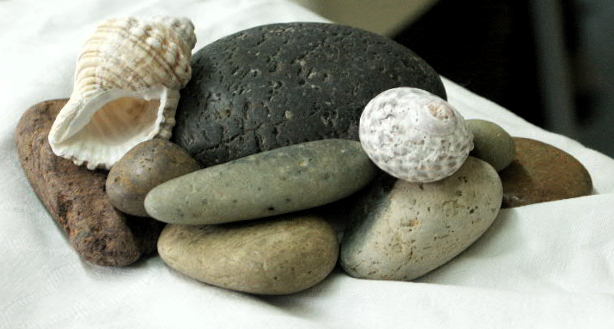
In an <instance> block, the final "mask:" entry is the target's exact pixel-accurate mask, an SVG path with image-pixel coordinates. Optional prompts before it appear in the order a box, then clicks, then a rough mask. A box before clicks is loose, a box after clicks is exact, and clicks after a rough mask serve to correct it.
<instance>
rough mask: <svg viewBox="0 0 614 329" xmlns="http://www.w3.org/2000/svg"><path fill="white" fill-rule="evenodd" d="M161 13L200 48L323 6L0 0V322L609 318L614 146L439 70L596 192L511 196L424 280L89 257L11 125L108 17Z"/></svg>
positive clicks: (376, 323)
mask: <svg viewBox="0 0 614 329" xmlns="http://www.w3.org/2000/svg"><path fill="white" fill-rule="evenodd" d="M152 15H174V16H187V17H189V18H190V19H192V21H193V22H194V24H195V25H196V34H197V37H198V44H197V46H196V48H195V50H197V49H199V48H200V47H202V46H203V45H205V44H207V43H209V42H212V41H214V40H216V39H218V38H220V37H222V36H224V35H227V34H230V33H232V32H236V31H239V30H242V29H245V28H249V27H252V26H256V25H261V24H265V23H273V22H288V21H324V19H322V18H321V17H318V16H317V15H315V14H313V13H311V12H309V11H307V10H305V9H303V8H301V7H298V6H296V5H294V4H290V3H287V2H284V1H282V0H174V1H161V0H159V1H147V0H131V1H119V0H110V1H109V0H105V1H103V0H99V1H72V0H57V1H34V0H0V44H2V51H1V52H0V59H1V60H0V95H1V96H2V97H0V116H1V117H0V168H2V170H0V182H1V186H2V187H1V188H0V192H1V193H2V195H1V196H2V197H1V198H0V264H1V265H0V328H134V329H136V328H294V329H299V328H410V327H411V328H449V327H453V328H574V329H576V328H614V224H613V223H614V160H612V159H611V158H609V157H607V156H605V155H602V154H600V153H598V152H596V151H593V150H590V149H587V148H586V147H584V146H582V145H580V144H579V143H577V142H575V141H573V140H570V139H568V138H565V137H563V136H559V135H556V134H552V133H549V132H547V131H544V130H542V129H540V128H537V127H535V126H533V125H531V124H529V123H527V122H525V121H524V120H522V119H520V118H519V117H517V116H516V115H514V114H512V113H511V112H509V111H508V110H506V109H504V108H502V107H500V106H498V105H496V104H494V103H492V102H490V101H488V100H486V99H484V98H481V97H479V96H478V95H475V94H473V93H471V92H469V91H468V90H466V89H464V88H462V87H460V86H458V85H457V84H455V83H453V82H451V81H449V80H446V79H444V82H445V86H446V88H447V92H448V95H449V101H450V103H451V104H452V105H453V106H455V107H456V108H458V110H459V111H460V112H461V113H463V115H464V116H465V117H466V118H483V119H487V120H491V121H494V122H496V123H498V124H500V125H501V126H503V127H504V128H505V129H507V130H508V131H509V132H510V133H511V134H512V135H514V136H521V137H529V138H534V139H538V140H541V141H544V142H546V143H550V144H552V145H554V146H556V147H559V148H561V149H563V150H565V151H567V152H569V153H570V154H572V155H574V156H575V157H576V158H578V159H579V160H580V161H581V162H582V163H583V164H584V165H585V166H586V167H587V168H588V170H589V172H590V174H591V175H592V178H593V180H594V185H595V195H592V196H588V197H582V198H576V199H570V200H564V201H556V202H548V203H542V204H536V205H530V206H525V207H520V208H515V209H510V210H503V211H501V212H500V215H499V216H498V218H497V220H496V221H495V223H494V224H493V226H492V227H491V228H490V229H489V230H488V231H487V232H486V234H485V235H484V236H483V237H482V238H481V239H479V240H478V241H477V242H476V243H475V244H474V245H473V246H471V247H470V248H469V249H468V250H467V251H466V252H464V253H462V254H461V255H460V256H458V257H457V258H455V259H454V260H453V261H451V262H449V263H448V264H446V265H444V266H443V267H441V268H439V269H437V270H435V271H433V272H431V273H430V274H428V275H426V276H424V277H423V278H421V279H419V280H417V281H415V282H392V281H368V280H358V279H354V278H351V277H349V276H347V275H346V274H344V273H343V272H341V271H340V270H336V271H335V272H334V273H333V274H331V276H330V277H329V278H328V279H326V280H325V281H324V282H323V283H321V284H319V285H317V286H316V287H314V288H312V289H309V290H307V291H304V292H302V293H298V294H294V295H289V296H277V297H261V296H253V295H248V294H243V293H237V292H232V291H227V290H224V289H220V288H216V287H212V286H208V285H205V284H202V283H199V282H197V281H194V280H191V279H189V278H187V277H185V276H183V275H181V274H178V273H177V272H175V271H173V270H171V269H169V268H168V267H166V266H165V265H164V263H163V262H162V261H161V260H160V259H159V258H158V257H154V258H150V259H147V260H145V261H141V262H138V263H137V264H135V265H133V266H130V267H127V268H106V267H98V266H94V265H91V264H88V263H86V262H84V261H83V260H82V259H80V257H79V256H78V255H77V254H76V253H75V252H74V251H73V250H72V249H71V247H70V245H69V243H68V241H67V239H66V237H65V235H64V233H63V232H62V231H61V229H60V227H59V226H58V225H57V224H56V223H55V222H54V221H53V220H52V218H51V217H50V215H49V214H48V213H47V212H46V210H45V209H44V207H43V206H42V204H41V203H40V201H39V200H38V199H37V197H36V195H35V194H34V192H33V191H32V188H31V187H30V185H29V183H28V181H27V179H26V178H25V175H24V173H23V170H22V169H21V166H20V164H19V162H18V160H17V151H16V146H15V139H14V133H15V127H16V125H17V122H18V120H19V118H20V116H21V115H22V113H23V112H24V111H25V110H26V109H27V108H29V107H30V106H32V105H34V104H35V103H38V102H40V101H43V100H48V99H54V98H65V97H68V96H69V95H70V93H71V91H72V76H73V74H74V68H75V67H74V64H75V60H76V56H77V54H78V52H79V50H80V47H81V45H82V44H83V42H84V40H85V38H87V37H89V35H90V34H91V33H92V31H93V30H94V28H95V26H96V25H98V24H99V23H100V22H101V21H102V20H104V19H107V18H112V17H123V16H142V17H146V16H152ZM527 106H529V105H527Z"/></svg>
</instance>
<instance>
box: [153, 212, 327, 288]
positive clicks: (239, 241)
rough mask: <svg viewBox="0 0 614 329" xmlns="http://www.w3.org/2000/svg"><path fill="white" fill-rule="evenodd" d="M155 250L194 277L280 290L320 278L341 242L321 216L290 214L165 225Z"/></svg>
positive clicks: (221, 283)
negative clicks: (231, 220) (216, 222)
mask: <svg viewBox="0 0 614 329" xmlns="http://www.w3.org/2000/svg"><path fill="white" fill-rule="evenodd" d="M158 252H159V254H160V257H161V258H162V260H164V262H165V263H166V264H167V265H168V266H170V267H172V268H174V269H175V270H177V271H179V272H181V273H183V274H185V275H187V276H189V277H191V278H194V279H196V280H199V281H202V282H205V283H208V284H211V285H215V286H218V287H222V288H226V289H231V290H236V291H242V292H248V293H253V294H264V295H281V294H290V293H295V292H299V291H302V290H305V289H307V288H310V287H312V286H314V285H315V284H317V283H319V282H321V281H322V280H324V279H325V278H326V276H328V274H329V273H330V272H331V271H332V270H333V268H334V267H335V265H336V263H337V258H338V256H339V244H338V242H337V237H336V234H335V231H334V230H333V228H332V227H331V226H330V224H328V222H326V221H325V220H324V219H322V218H319V217H313V216H306V215H296V214H293V215H286V216H281V217H276V218H273V219H266V220H260V221H250V222H242V223H231V224H222V225H202V226H201V225H172V224H171V225H167V226H166V228H165V229H164V231H162V234H161V236H160V239H159V240H158Z"/></svg>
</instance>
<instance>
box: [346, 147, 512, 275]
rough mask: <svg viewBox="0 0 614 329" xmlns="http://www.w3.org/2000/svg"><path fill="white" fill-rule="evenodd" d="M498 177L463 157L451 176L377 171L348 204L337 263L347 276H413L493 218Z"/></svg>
mask: <svg viewBox="0 0 614 329" xmlns="http://www.w3.org/2000/svg"><path fill="white" fill-rule="evenodd" d="M502 193H503V192H502V186H501V180H500V179H499V176H498V174H497V172H496V171H495V170H494V168H493V167H492V166H490V165H489V164H488V163H486V162H484V161H482V160H479V159H476V158H474V157H471V156H469V157H468V158H467V160H466V161H465V164H464V165H463V166H462V167H461V168H460V169H459V170H458V171H457V172H456V173H454V174H453V175H452V176H450V177H448V178H446V179H443V180H440V181H437V182H434V183H410V182H407V181H403V180H397V179H394V178H393V177H391V176H383V177H381V178H379V179H378V180H377V181H375V182H374V183H373V184H372V185H371V186H370V187H369V190H367V191H365V194H364V196H363V197H362V198H359V199H358V201H357V202H356V205H355V206H354V207H353V208H354V209H353V212H352V214H351V216H352V217H353V222H352V223H351V224H350V226H349V227H348V229H347V230H346V232H345V235H344V238H343V241H342V243H341V256H340V263H341V266H342V267H343V269H344V270H345V271H346V272H347V273H348V274H350V275H351V276H353V277H357V278H363V279H377V280H401V281H406V280H413V279H415V278H418V277H420V276H422V275H424V274H426V273H428V272H430V271H432V270H433V269H435V268H437V267H439V266H441V265H443V264H445V263H446V262H448V261H449V260H451V259H452V258H454V257H455V256H456V255H458V254H459V253H461V252H462V251H463V250H465V249H466V248H467V247H469V246H470V245H471V244H472V243H473V242H474V241H476V240H477V239H478V238H479V237H480V236H481V235H482V234H483V233H484V232H485V231H486V229H488V227H489V226H490V225H491V224H492V222H493V221H494V220H495V218H496V216H497V214H498V212H499V208H500V206H501V198H502Z"/></svg>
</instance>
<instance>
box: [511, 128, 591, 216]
mask: <svg viewBox="0 0 614 329" xmlns="http://www.w3.org/2000/svg"><path fill="white" fill-rule="evenodd" d="M514 142H515V145H516V158H515V159H514V161H513V162H512V163H511V164H510V165H509V166H508V167H507V168H505V169H504V170H502V171H501V172H499V175H500V177H501V182H502V183H503V205H502V207H503V208H512V207H519V206H525V205H529V204H533V203H539V202H547V201H555V200H563V199H570V198H576V197H580V196H585V195H590V194H591V193H592V191H593V182H592V180H591V176H590V174H589V173H588V171H587V170H586V168H585V167H584V166H583V165H582V163H580V162H579V161H578V160H577V159H576V158H574V157H573V156H571V155H570V154H568V153H566V152H564V151H562V150H560V149H558V148H556V147H554V146H552V145H549V144H546V143H543V142H540V141H536V140H533V139H528V138H519V137H514Z"/></svg>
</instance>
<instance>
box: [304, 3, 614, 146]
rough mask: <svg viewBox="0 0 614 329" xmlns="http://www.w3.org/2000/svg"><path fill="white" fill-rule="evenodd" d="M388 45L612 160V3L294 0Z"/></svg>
mask: <svg viewBox="0 0 614 329" xmlns="http://www.w3.org/2000/svg"><path fill="white" fill-rule="evenodd" d="M293 1H296V2H298V3H300V4H302V5H304V6H307V7H309V8H310V9H312V10H314V11H315V12H317V13H319V14H320V15H322V16H324V17H326V18H328V19H330V20H332V21H334V22H338V23H341V24H347V25H353V26H356V27H360V28H364V29H367V30H370V31H373V32H376V33H380V34H383V35H386V36H388V37H391V38H393V39H395V40H396V41H398V42H400V43H402V44H404V45H406V46H407V47H408V48H410V49H412V50H413V51H414V52H416V53H417V54H418V55H420V56H421V57H422V58H424V59H425V60H426V61H427V62H428V63H429V64H430V65H431V66H433V68H435V70H437V72H439V73H440V74H441V75H443V76H445V77H447V78H449V79H451V80H452V81H454V82H456V83H458V84H460V85H462V86H464V87H465V88H467V89H469V90H471V91H473V92H475V93H477V94H479V95H481V96H483V97H486V98H488V99H490V100H492V101H494V102H496V103H498V104H500V105H502V106H504V107H506V108H507V109H509V110H510V111H512V112H514V113H516V114H517V115H519V116H521V117H522V118H524V119H526V120H527V121H529V122H531V123H533V124H536V125H538V126H540V127H543V128H545V129H548V130H550V131H553V132H556V133H559V134H563V135H566V136H569V137H571V138H574V139H576V140H578V141H580V142H581V143H583V144H585V145H586V146H588V147H590V148H594V149H597V150H599V151H601V152H603V153H606V154H608V155H610V156H614V143H613V142H612V140H614V79H613V78H612V77H613V76H614V0H531V1H530V0H379V1H371V0H352V1H328V0H293Z"/></svg>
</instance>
